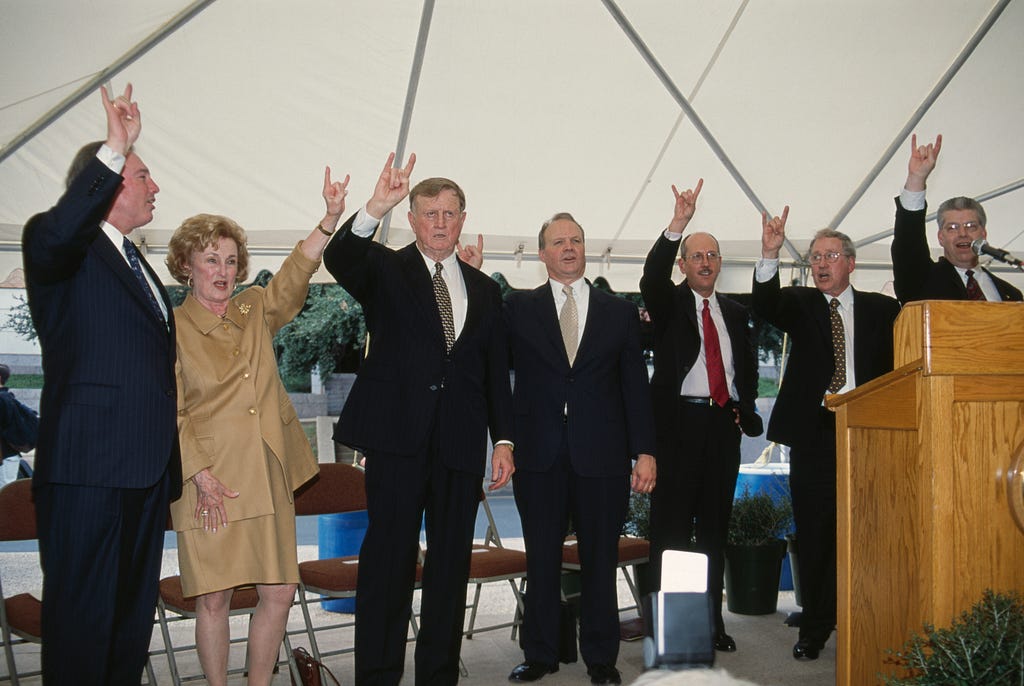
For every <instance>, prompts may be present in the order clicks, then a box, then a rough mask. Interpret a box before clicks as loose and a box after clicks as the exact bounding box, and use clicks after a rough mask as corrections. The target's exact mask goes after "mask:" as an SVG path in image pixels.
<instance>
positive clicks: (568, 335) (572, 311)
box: [558, 286, 580, 367]
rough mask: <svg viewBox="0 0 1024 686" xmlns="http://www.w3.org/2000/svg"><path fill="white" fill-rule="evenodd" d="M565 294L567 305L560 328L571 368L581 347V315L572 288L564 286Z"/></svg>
mask: <svg viewBox="0 0 1024 686" xmlns="http://www.w3.org/2000/svg"><path fill="white" fill-rule="evenodd" d="M562 292H563V293H565V304H564V305H562V311H561V313H559V315H558V328H560V329H561V330H562V342H563V343H564V344H565V354H566V355H567V356H568V357H569V366H570V367H571V366H572V363H573V362H575V361H576V349H577V348H578V347H579V338H580V315H579V311H578V310H577V309H576V298H574V297H573V294H572V287H571V286H562Z"/></svg>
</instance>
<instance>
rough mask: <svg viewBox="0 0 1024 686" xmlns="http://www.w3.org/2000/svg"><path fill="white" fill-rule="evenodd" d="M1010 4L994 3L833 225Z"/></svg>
mask: <svg viewBox="0 0 1024 686" xmlns="http://www.w3.org/2000/svg"><path fill="white" fill-rule="evenodd" d="M1009 4H1010V0H998V2H996V4H995V5H994V6H993V7H992V10H991V11H990V12H989V13H988V15H987V16H986V17H985V20H984V21H982V23H981V25H980V26H979V27H978V30H977V31H975V32H974V35H973V36H971V38H970V40H969V41H967V44H966V45H965V46H964V48H963V50H961V51H960V54H958V55H957V56H956V58H955V59H954V60H953V62H952V63H951V64H950V65H949V67H948V68H947V69H946V71H945V73H944V74H943V75H942V76H941V77H940V78H939V80H938V82H936V84H935V85H934V86H933V87H932V89H931V91H930V92H929V93H928V95H927V96H925V98H924V100H923V101H922V102H921V104H920V105H919V106H918V108H917V109H916V110H914V113H913V114H912V115H911V116H910V119H908V120H907V123H906V124H904V125H903V128H901V129H900V131H899V132H898V133H897V134H896V137H895V138H894V139H893V141H892V143H890V144H889V147H888V148H886V149H885V151H884V152H883V153H882V156H881V157H880V158H879V160H878V162H876V163H875V166H874V167H872V168H871V170H870V171H869V172H868V174H867V176H865V177H864V180H862V181H861V182H860V185H858V186H857V188H856V189H855V190H854V191H853V194H852V195H850V198H849V199H848V200H847V201H846V203H845V204H844V205H843V206H842V207H841V208H839V211H838V212H836V215H835V216H834V217H833V218H832V221H831V222H830V223H829V227H830V228H833V229H838V228H839V225H840V224H841V223H842V222H843V220H844V219H846V216H847V215H848V214H849V213H850V211H851V210H852V209H853V206H854V205H856V204H857V202H858V201H859V200H860V199H861V197H862V196H863V195H864V193H866V192H867V190H868V188H869V187H870V186H871V184H872V183H874V181H875V179H876V178H878V175H879V174H881V173H882V170H883V169H885V166H886V165H887V164H889V161H890V160H891V159H892V157H893V155H895V154H896V151H897V150H899V149H900V147H901V146H902V145H903V142H904V141H905V140H906V139H907V136H909V135H910V133H911V132H912V131H913V130H914V127H915V126H917V125H918V123H919V122H920V121H921V119H923V118H924V115H925V114H926V113H927V112H928V110H929V109H930V108H931V106H932V105H933V104H935V101H936V100H938V98H939V95H941V94H942V92H943V91H944V90H945V89H946V87H947V86H948V85H949V84H950V82H951V81H952V80H953V77H954V76H956V74H957V72H959V71H960V68H961V67H963V66H964V64H965V63H966V62H967V59H968V58H969V57H970V56H971V54H972V53H973V52H974V50H975V48H977V47H978V45H979V44H980V43H981V40H982V39H983V38H984V37H985V35H986V34H987V33H988V31H989V29H991V28H992V26H993V25H994V24H995V23H996V20H997V19H998V18H999V15H1000V14H1002V12H1003V10H1004V9H1006V6H1007V5H1009Z"/></svg>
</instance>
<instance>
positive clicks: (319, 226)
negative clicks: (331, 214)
mask: <svg viewBox="0 0 1024 686" xmlns="http://www.w3.org/2000/svg"><path fill="white" fill-rule="evenodd" d="M316 230H317V231H319V232H320V233H322V234H323V235H325V236H333V235H334V231H328V230H327V229H325V228H324V225H323V224H317V225H316Z"/></svg>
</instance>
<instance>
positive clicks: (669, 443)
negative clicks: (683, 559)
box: [650, 400, 741, 633]
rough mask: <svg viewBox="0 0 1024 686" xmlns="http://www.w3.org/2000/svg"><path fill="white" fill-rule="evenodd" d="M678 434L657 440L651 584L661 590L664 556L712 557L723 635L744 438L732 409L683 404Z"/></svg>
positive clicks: (712, 585) (711, 582)
mask: <svg viewBox="0 0 1024 686" xmlns="http://www.w3.org/2000/svg"><path fill="white" fill-rule="evenodd" d="M678 417H679V419H680V421H679V424H678V425H677V427H676V430H675V431H671V432H662V433H668V434H669V435H659V436H658V455H657V457H658V481H657V485H656V486H655V488H654V492H653V493H652V494H651V520H650V521H651V531H650V539H651V570H650V571H651V579H652V582H653V583H654V585H655V588H659V589H660V588H661V554H662V553H663V552H664V551H666V550H686V551H691V552H698V553H704V554H705V555H707V556H708V593H709V594H710V596H711V602H712V604H713V607H714V611H715V612H714V616H715V631H716V632H718V633H723V632H724V631H725V624H724V622H723V620H722V587H723V583H724V582H723V576H724V574H725V541H726V535H727V534H728V531H729V516H730V515H731V514H732V501H733V495H734V494H735V491H736V475H737V474H738V473H739V469H740V436H741V432H740V429H739V427H738V426H736V415H735V414H734V413H733V411H732V409H731V408H730V407H725V408H721V407H718V406H708V405H695V404H693V403H687V402H683V401H681V400H680V401H679V414H678Z"/></svg>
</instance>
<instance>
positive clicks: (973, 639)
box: [879, 589, 1024, 686]
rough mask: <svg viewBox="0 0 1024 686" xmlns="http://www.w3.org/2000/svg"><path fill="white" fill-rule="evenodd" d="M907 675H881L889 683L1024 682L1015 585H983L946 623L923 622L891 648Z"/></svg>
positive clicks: (980, 685)
mask: <svg viewBox="0 0 1024 686" xmlns="http://www.w3.org/2000/svg"><path fill="white" fill-rule="evenodd" d="M888 652H889V655H890V656H892V657H890V658H888V659H887V662H888V663H889V664H893V663H895V664H897V665H899V666H900V667H902V668H903V671H904V673H905V675H903V676H886V675H879V676H880V678H881V680H882V683H883V684H885V685H886V686H1021V684H1024V605H1022V603H1021V597H1020V595H1019V593H1017V592H1016V591H1011V592H1010V593H1009V594H1006V595H1003V594H1001V593H996V592H993V591H992V590H991V589H988V590H986V591H985V593H984V595H983V596H982V599H981V601H980V602H979V603H978V604H977V605H975V606H974V607H972V608H971V609H970V610H967V611H965V612H962V613H961V614H960V616H959V617H958V618H955V619H954V620H953V623H952V625H951V626H950V627H949V628H948V629H937V628H935V627H934V626H933V625H931V624H925V625H924V635H923V636H922V635H920V634H917V633H915V634H914V635H913V636H912V637H911V638H910V640H909V641H907V642H906V643H905V644H904V645H903V648H902V649H901V650H898V651H892V650H890V651H888Z"/></svg>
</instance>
